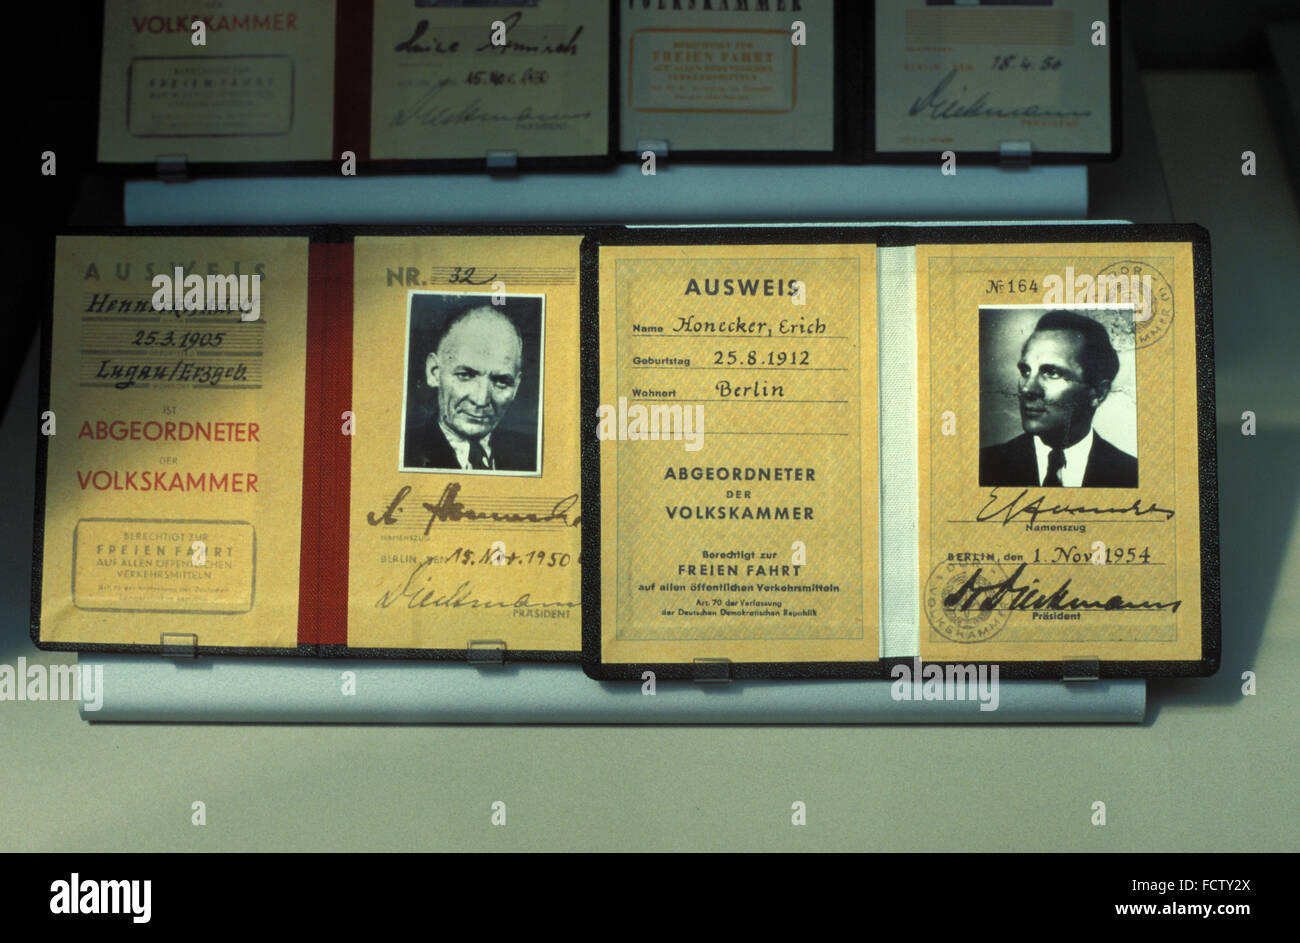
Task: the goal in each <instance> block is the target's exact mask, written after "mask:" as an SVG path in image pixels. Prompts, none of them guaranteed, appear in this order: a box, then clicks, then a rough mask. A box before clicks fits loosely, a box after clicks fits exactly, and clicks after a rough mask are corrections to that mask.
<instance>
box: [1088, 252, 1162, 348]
mask: <svg viewBox="0 0 1300 943" xmlns="http://www.w3.org/2000/svg"><path fill="white" fill-rule="evenodd" d="M1121 280H1122V281H1121ZM1096 288H1097V298H1098V300H1101V299H1103V298H1105V299H1106V300H1108V301H1117V300H1119V299H1121V298H1127V299H1129V300H1130V302H1131V303H1132V304H1133V306H1134V312H1133V333H1130V332H1129V330H1128V325H1127V324H1123V325H1121V324H1119V323H1117V322H1112V323H1107V324H1106V327H1107V329H1108V331H1109V333H1110V335H1111V342H1112V343H1113V344H1115V347H1116V349H1117V350H1122V349H1124V348H1126V347H1130V346H1131V347H1132V348H1134V349H1138V348H1142V347H1150V346H1151V345H1152V344H1154V343H1156V341H1158V340H1160V339H1161V338H1162V337H1164V336H1165V335H1166V334H1168V333H1169V325H1171V324H1172V323H1173V321H1174V289H1173V287H1172V286H1170V284H1169V281H1168V279H1166V278H1165V277H1164V276H1163V275H1161V274H1160V272H1159V270H1158V269H1156V268H1155V267H1154V266H1152V265H1148V264H1147V263H1146V262H1136V261H1133V260H1131V259H1129V260H1125V261H1122V262H1113V263H1111V264H1110V265H1108V266H1106V267H1105V268H1104V269H1102V270H1101V271H1100V272H1098V273H1097V279H1096ZM1098 320H1101V321H1107V320H1108V319H1105V318H1101V317H1099V318H1098ZM1126 320H1127V319H1126Z"/></svg>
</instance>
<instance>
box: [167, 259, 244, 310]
mask: <svg viewBox="0 0 1300 943" xmlns="http://www.w3.org/2000/svg"><path fill="white" fill-rule="evenodd" d="M174 272H175V274H174V275H163V274H161V273H160V274H158V275H155V276H154V277H153V281H152V282H150V284H151V285H152V286H153V287H154V289H155V290H154V293H153V309H154V310H155V311H236V310H238V311H239V312H240V315H239V320H241V321H256V320H257V319H258V318H259V317H261V315H262V276H260V275H209V276H208V277H207V278H206V279H205V278H204V277H203V276H202V275H186V274H185V270H184V269H183V268H181V267H180V266H177V267H176V268H175V269H174Z"/></svg>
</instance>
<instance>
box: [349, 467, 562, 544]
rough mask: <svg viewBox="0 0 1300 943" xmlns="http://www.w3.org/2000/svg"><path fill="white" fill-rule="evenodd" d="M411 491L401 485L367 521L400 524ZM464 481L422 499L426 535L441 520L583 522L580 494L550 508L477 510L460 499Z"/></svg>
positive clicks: (376, 525)
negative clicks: (432, 499)
mask: <svg viewBox="0 0 1300 943" xmlns="http://www.w3.org/2000/svg"><path fill="white" fill-rule="evenodd" d="M410 493H411V486H410V485H403V486H402V487H401V488H399V489H398V491H397V494H395V495H394V496H393V500H392V501H391V502H389V504H388V507H387V508H385V509H384V511H383V512H382V513H380V514H376V513H375V512H374V511H368V512H367V513H366V523H367V524H369V525H370V526H371V527H379V526H382V525H387V524H396V523H397V515H398V514H399V513H400V512H401V510H402V502H403V501H405V500H406V496H407V495H408V494H410ZM459 495H460V482H458V481H453V482H451V484H449V485H447V487H445V488H443V489H442V495H441V496H439V498H438V500H437V501H436V502H434V503H432V504H430V503H429V502H428V501H422V502H421V505H422V506H423V507H424V509H425V510H426V511H428V512H429V521H428V523H427V524H425V525H424V533H425V536H428V534H429V531H430V530H432V529H433V525H434V524H435V523H438V522H439V521H492V522H494V523H507V524H520V523H523V524H557V525H559V526H561V527H577V526H579V525H580V524H581V523H582V515H581V514H578V513H572V512H574V511H575V509H576V508H577V506H578V500H579V499H578V495H576V494H571V495H568V496H567V497H563V498H561V499H560V500H558V501H556V502H555V504H554V505H553V506H552V507H551V509H550V510H549V511H546V512H544V513H541V514H539V513H537V512H536V511H475V510H474V509H473V508H467V507H465V505H464V504H463V503H462V502H461V501H459V500H458V496H459Z"/></svg>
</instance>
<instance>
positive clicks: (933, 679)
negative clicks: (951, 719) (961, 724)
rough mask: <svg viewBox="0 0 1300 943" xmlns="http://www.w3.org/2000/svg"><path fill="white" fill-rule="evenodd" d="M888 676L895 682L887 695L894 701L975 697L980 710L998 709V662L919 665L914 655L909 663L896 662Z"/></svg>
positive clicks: (961, 699)
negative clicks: (900, 663) (992, 663)
mask: <svg viewBox="0 0 1300 943" xmlns="http://www.w3.org/2000/svg"><path fill="white" fill-rule="evenodd" d="M889 676H890V677H891V678H893V679H894V683H893V684H892V685H890V687H889V696H890V697H892V698H893V699H894V700H895V701H975V700H978V701H979V702H980V710H982V711H995V710H997V709H998V700H999V697H998V666H997V665H978V666H976V665H948V666H947V670H946V675H945V669H944V666H942V665H934V664H930V665H926V666H924V667H922V666H921V659H920V658H913V659H912V664H911V666H908V665H905V664H904V665H895V666H894V667H893V668H892V669H890V672H889Z"/></svg>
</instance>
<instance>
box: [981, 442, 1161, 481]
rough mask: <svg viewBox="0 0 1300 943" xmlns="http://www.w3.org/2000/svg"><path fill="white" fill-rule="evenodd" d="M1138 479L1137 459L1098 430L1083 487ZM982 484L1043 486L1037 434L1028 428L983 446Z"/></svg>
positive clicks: (1085, 470) (1085, 469) (1089, 454)
mask: <svg viewBox="0 0 1300 943" xmlns="http://www.w3.org/2000/svg"><path fill="white" fill-rule="evenodd" d="M1137 483H1138V463H1137V459H1136V458H1134V457H1133V456H1132V455H1129V454H1128V453H1127V452H1121V451H1120V450H1119V449H1117V448H1115V446H1113V445H1111V444H1110V443H1109V442H1107V441H1106V440H1105V439H1103V438H1102V437H1101V436H1099V435H1097V434H1096V432H1095V431H1094V432H1093V437H1092V451H1091V452H1089V453H1088V464H1087V466H1086V467H1085V468H1084V470H1083V487H1085V488H1136V487H1137ZM980 484H981V485H982V486H985V487H991V486H996V485H1005V486H1007V487H1024V488H1038V487H1041V486H1040V485H1039V484H1038V456H1037V455H1036V453H1035V452H1034V437H1033V436H1031V435H1030V434H1029V433H1028V432H1024V433H1021V434H1020V435H1018V436H1016V437H1015V438H1014V439H1012V440H1011V441H1010V442H1003V443H1002V444H1001V445H990V446H988V447H987V448H982V449H980ZM1052 487H1056V486H1055V485H1053V486H1052Z"/></svg>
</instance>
